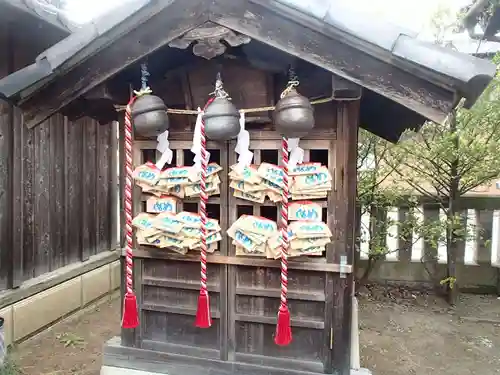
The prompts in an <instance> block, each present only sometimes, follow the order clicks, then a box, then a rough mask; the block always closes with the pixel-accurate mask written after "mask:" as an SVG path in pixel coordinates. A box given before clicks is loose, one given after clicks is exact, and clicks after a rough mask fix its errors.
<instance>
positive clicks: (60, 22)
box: [0, 0, 80, 35]
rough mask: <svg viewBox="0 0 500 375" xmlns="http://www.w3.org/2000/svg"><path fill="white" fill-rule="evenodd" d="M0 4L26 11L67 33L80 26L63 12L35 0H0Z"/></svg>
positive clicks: (76, 29)
mask: <svg viewBox="0 0 500 375" xmlns="http://www.w3.org/2000/svg"><path fill="white" fill-rule="evenodd" d="M0 5H7V6H10V7H12V8H15V9H17V10H19V11H21V12H24V13H27V14H30V15H32V16H33V17H35V18H36V19H39V20H41V21H43V22H45V23H46V24H48V25H50V26H52V27H55V28H57V29H58V30H60V31H63V32H64V33H65V34H66V35H69V34H71V33H73V32H75V31H78V29H79V28H80V27H79V25H77V24H76V23H74V22H72V21H71V20H70V19H69V18H68V17H67V16H66V14H65V13H64V12H62V11H57V10H56V9H51V7H50V6H47V5H44V4H43V3H41V2H40V1H37V0H0Z"/></svg>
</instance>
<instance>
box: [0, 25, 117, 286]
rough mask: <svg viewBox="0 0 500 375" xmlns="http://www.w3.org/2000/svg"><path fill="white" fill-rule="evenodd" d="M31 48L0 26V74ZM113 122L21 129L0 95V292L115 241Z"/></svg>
mask: <svg viewBox="0 0 500 375" xmlns="http://www.w3.org/2000/svg"><path fill="white" fill-rule="evenodd" d="M46 47H47V46H44V45H40V46H38V45H37V46H33V43H30V42H29V41H27V40H21V39H19V37H18V36H15V35H11V34H10V33H9V30H8V28H7V26H6V25H4V24H2V25H0V56H1V57H0V77H3V76H6V75H7V74H9V73H12V72H14V71H15V70H17V69H19V68H22V67H23V66H26V65H27V64H29V63H31V62H32V61H33V60H34V59H35V57H36V55H37V54H38V53H40V52H41V51H43V49H45V48H46ZM116 144H117V137H116V125H114V124H107V125H99V124H98V123H97V122H96V121H94V120H90V119H88V118H83V119H81V120H78V121H73V122H72V121H69V120H68V119H67V118H66V117H64V116H63V115H60V114H57V115H54V116H52V117H50V118H49V119H47V120H46V121H45V122H44V123H43V124H41V125H40V126H39V127H37V128H35V129H27V128H26V126H24V124H23V118H22V115H21V112H20V110H19V109H17V108H14V107H13V106H11V105H9V104H8V103H6V102H3V101H1V100H0V292H1V291H4V290H7V289H10V288H16V287H19V286H20V285H21V284H22V283H23V282H25V281H28V280H30V279H32V278H35V277H38V276H41V275H44V274H45V273H47V272H51V271H54V270H57V269H59V268H61V267H63V266H66V265H69V264H72V263H75V262H80V261H85V260H87V259H88V258H89V257H91V256H92V255H95V254H98V253H101V252H104V251H109V250H111V249H115V248H116V246H117V235H116V231H117V228H116V225H117V224H116V223H115V221H116V220H117V218H116V216H117V212H116V209H117V192H116V190H117V189H118V187H117V176H116V171H117V166H116V163H117V154H116V151H117V145H116Z"/></svg>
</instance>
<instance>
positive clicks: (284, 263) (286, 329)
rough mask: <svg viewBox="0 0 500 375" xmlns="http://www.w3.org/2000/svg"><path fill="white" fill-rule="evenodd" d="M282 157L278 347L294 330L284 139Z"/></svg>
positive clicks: (288, 342)
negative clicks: (292, 324) (291, 317)
mask: <svg viewBox="0 0 500 375" xmlns="http://www.w3.org/2000/svg"><path fill="white" fill-rule="evenodd" d="M281 157H282V162H283V183H284V188H283V196H282V201H281V213H280V227H281V303H280V309H279V311H278V322H277V324H276V335H275V336H274V342H275V343H276V344H277V345H283V346H284V345H288V344H290V342H291V341H292V328H291V325H290V311H289V310H288V300H287V291H288V245H289V241H288V193H289V186H288V141H287V139H286V138H285V137H283V142H282V148H281Z"/></svg>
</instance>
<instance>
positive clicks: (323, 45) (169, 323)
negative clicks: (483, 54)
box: [0, 0, 496, 375]
mask: <svg viewBox="0 0 500 375" xmlns="http://www.w3.org/2000/svg"><path fill="white" fill-rule="evenodd" d="M340 3H345V2H340V1H335V0H330V1H324V0H323V1H320V0H312V1H300V0H273V1H269V0H210V1H208V0H151V1H147V0H135V1H134V0H133V1H130V2H126V3H125V5H123V6H121V7H120V8H118V9H116V10H114V11H113V12H111V13H109V14H106V15H104V16H103V17H101V18H99V19H96V20H95V21H93V22H92V23H89V24H88V25H86V26H84V27H82V28H81V29H80V30H79V31H77V32H74V33H73V34H72V35H70V36H68V37H67V38H66V39H64V40H62V41H61V42H59V43H57V44H55V45H54V46H52V47H51V48H49V49H47V50H46V51H45V52H43V53H42V54H41V55H39V56H38V57H37V59H36V61H35V62H34V63H33V64H32V65H30V66H27V67H26V68H24V69H21V70H19V71H17V72H15V73H13V74H11V75H9V76H7V77H5V78H3V79H1V80H0V95H1V96H2V97H3V98H5V99H6V100H8V101H10V102H13V103H14V104H16V105H18V106H19V107H20V108H21V109H22V112H23V115H24V123H25V125H26V126H27V127H29V128H31V127H35V126H37V125H38V124H40V123H41V122H42V121H44V120H45V119H46V118H48V117H49V116H51V115H53V114H54V113H57V112H61V113H63V114H65V115H67V116H68V117H69V118H70V119H77V118H80V117H83V116H89V117H91V118H94V119H96V120H98V121H99V122H101V123H102V124H107V123H109V121H111V120H117V121H119V122H120V124H121V125H120V129H121V131H122V132H123V111H120V107H123V105H124V104H126V103H127V102H128V100H129V97H130V93H131V88H136V89H138V88H139V87H140V78H141V75H140V72H141V69H140V64H141V63H143V62H146V61H147V65H148V68H149V73H150V77H149V86H150V87H151V88H152V90H153V92H154V94H155V95H158V96H160V97H161V98H162V99H163V100H164V101H165V103H166V105H167V106H168V107H169V108H173V109H196V108H197V107H203V105H204V104H205V103H206V101H207V98H208V96H209V94H210V93H211V92H212V91H213V87H214V81H215V77H216V75H217V73H221V75H222V78H223V81H224V88H225V89H226V91H227V92H228V93H229V94H230V95H231V97H232V100H233V102H234V104H235V105H236V106H237V108H259V107H267V106H272V105H274V104H275V103H276V101H277V100H278V99H279V94H280V92H281V91H282V90H283V88H284V87H285V85H286V83H287V71H288V70H289V67H290V66H293V68H294V71H295V73H296V74H297V76H298V77H299V80H300V86H299V87H298V90H299V91H300V93H301V94H302V95H304V96H306V97H308V98H309V99H311V100H315V99H329V100H325V101H324V102H323V104H318V105H316V106H315V107H314V110H315V121H316V127H315V130H314V131H312V132H311V133H310V134H309V135H308V136H307V137H306V138H304V139H303V140H301V147H302V148H303V149H304V150H305V161H314V162H321V163H322V164H323V165H326V166H328V169H329V171H330V172H331V174H332V175H333V188H332V191H331V192H330V193H329V194H328V197H327V199H324V200H322V201H318V202H320V204H321V205H322V207H323V215H322V216H323V219H324V220H325V221H326V222H327V224H328V226H329V228H330V230H331V232H332V233H333V239H332V243H331V244H329V245H328V246H327V248H326V251H324V252H323V253H322V254H321V256H302V257H298V258H291V259H290V261H289V266H288V268H289V299H290V310H291V315H292V328H293V341H292V343H291V344H290V345H288V346H285V347H280V346H277V345H275V344H274V342H273V338H272V337H273V332H274V329H275V323H276V311H277V308H278V305H279V286H280V284H279V283H280V280H279V276H280V271H279V260H273V259H266V258H265V257H263V258H260V257H250V256H238V255H237V254H236V250H235V246H234V245H233V244H232V242H231V240H230V239H228V238H227V236H226V235H225V231H226V230H227V229H228V227H229V226H230V225H231V224H232V223H234V222H235V221H236V219H237V218H238V217H239V216H241V215H243V214H250V215H252V214H253V215H258V216H263V217H267V218H269V219H272V220H276V219H277V208H276V204H275V203H268V202H266V203H263V204H259V203H252V202H248V201H244V200H241V199H239V198H235V197H234V196H233V195H232V194H231V191H230V189H229V186H228V185H229V181H228V177H227V175H228V172H229V167H230V166H231V165H232V164H234V163H235V162H236V155H235V153H234V147H235V141H229V142H223V143H217V142H209V143H208V148H209V151H210V153H211V161H215V162H217V163H218V164H219V165H220V166H221V167H222V172H221V173H220V176H221V177H220V179H221V183H220V194H218V195H217V196H213V197H211V198H210V201H209V204H208V211H209V214H210V217H215V218H217V219H218V220H219V222H220V226H221V228H222V241H221V242H220V243H219V247H218V250H217V251H215V252H214V253H213V254H210V255H209V257H208V274H209V279H208V280H209V281H208V282H209V291H210V293H211V305H212V306H211V311H212V317H213V321H214V322H213V325H212V327H211V328H208V329H199V328H196V327H194V314H195V311H196V300H197V296H198V289H199V273H200V271H199V270H200V268H199V253H196V252H189V253H187V254H186V255H180V254H177V253H173V252H170V251H168V250H166V249H156V248H151V247H148V246H138V247H137V248H136V249H135V251H134V256H135V262H134V270H135V290H136V292H137V294H138V300H139V309H140V321H141V324H140V326H139V327H138V328H137V329H134V330H123V332H122V335H121V340H118V339H114V340H112V341H110V342H109V343H108V345H107V346H106V347H105V353H104V364H105V365H110V366H117V367H125V368H134V369H139V370H148V371H156V372H159V373H168V374H170V375H188V374H214V375H215V374H227V375H229V374H242V375H243V374H244V375H251V374H252V375H253V374H262V375H264V374H318V373H329V374H339V375H347V374H349V369H350V334H351V307H352V295H353V267H352V262H353V251H354V241H355V200H356V149H357V131H358V126H361V127H363V128H365V129H368V130H370V131H371V132H373V133H375V134H377V135H379V136H380V137H383V138H385V139H388V140H390V141H393V142H396V141H397V140H398V139H399V136H400V135H401V133H402V132H403V131H404V130H405V129H407V128H419V127H420V126H421V125H422V124H423V123H424V122H425V121H426V120H428V119H430V120H433V121H436V122H441V121H443V120H444V119H445V117H446V116H447V114H448V113H449V112H450V111H451V110H452V109H453V108H454V107H455V106H456V105H457V104H458V102H459V101H460V100H461V99H462V98H465V103H466V106H471V105H473V104H474V102H475V101H476V99H477V98H478V97H479V95H480V94H481V93H482V91H483V90H484V88H485V87H486V86H487V85H488V84H489V82H490V81H491V79H492V77H493V76H494V74H495V68H496V67H495V66H494V65H493V64H491V63H490V62H487V61H483V60H479V59H477V58H474V57H471V56H468V55H463V54H460V53H457V52H455V51H453V50H449V49H445V48H442V47H440V46H437V45H434V44H432V43H427V42H423V41H420V40H418V39H416V36H415V35H414V34H413V33H412V32H409V31H408V30H404V29H401V28H400V27H396V26H393V25H390V24H388V23H387V22H379V21H378V20H376V19H373V18H370V17H367V16H365V15H363V14H359V13H358V12H353V11H352V10H350V9H349V8H348V7H345V6H343V5H341V4H340ZM117 108H118V110H117ZM271 115H272V113H271V112H261V113H252V114H248V115H247V117H246V127H247V129H248V130H249V131H250V149H251V150H253V151H254V163H255V164H259V163H263V162H268V163H274V164H278V163H279V162H280V161H279V156H278V151H277V150H278V149H280V144H281V143H280V142H281V141H280V136H279V135H278V134H277V133H276V132H275V131H274V128H273V124H272V120H271V119H272V116H271ZM169 118H170V130H169V131H170V135H169V140H170V147H171V148H172V150H173V151H174V158H173V161H172V164H173V165H179V166H180V165H191V164H192V163H193V156H192V154H191V152H190V147H191V144H192V138H193V134H192V131H193V128H194V123H195V118H194V116H184V115H176V114H171V115H169ZM103 126H105V125H103ZM61 131H63V129H62V128H61ZM122 136H123V133H122ZM155 149H156V140H155V139H139V138H136V139H135V141H134V163H135V165H136V166H137V165H139V164H142V163H144V162H145V161H148V160H152V161H154V160H155V157H156V152H155ZM145 199H146V197H145V194H141V191H140V189H136V191H135V194H134V210H135V213H137V212H139V211H141V210H143V209H144V200H145ZM182 209H183V210H185V211H192V212H197V200H196V199H185V200H184V201H183V202H182ZM122 216H123V215H122ZM122 220H123V217H122ZM122 226H123V225H122ZM116 318H117V319H120V317H119V316H117V317H116Z"/></svg>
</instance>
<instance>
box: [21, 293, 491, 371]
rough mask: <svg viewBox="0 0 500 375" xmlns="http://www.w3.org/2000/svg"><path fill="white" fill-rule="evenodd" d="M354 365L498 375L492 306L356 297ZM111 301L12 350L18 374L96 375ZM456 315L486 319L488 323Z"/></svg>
mask: <svg viewBox="0 0 500 375" xmlns="http://www.w3.org/2000/svg"><path fill="white" fill-rule="evenodd" d="M359 302H360V303H359V305H360V329H361V331H360V345H361V362H362V365H363V366H365V367H368V368H369V369H371V370H372V371H373V373H374V375H413V374H414V375H427V374H429V375H430V374H432V375H435V374H440V375H452V374H453V375H469V374H474V375H476V374H477V375H483V374H485V375H486V374H488V375H492V374H497V373H500V324H495V322H494V320H497V321H498V322H500V300H498V299H497V298H496V297H482V296H471V295H464V296H462V297H461V301H460V304H459V307H457V308H456V309H454V310H451V309H449V308H448V307H447V306H446V304H445V303H444V302H443V301H442V300H440V299H439V298H436V297H434V296H429V295H427V294H425V293H411V292H407V291H401V290H398V289H394V288H392V289H390V290H388V289H382V288H370V289H367V290H365V291H364V292H363V293H361V295H360V299H359ZM119 309H120V301H119V300H118V299H116V298H115V299H114V300H112V301H111V302H106V303H104V304H102V305H100V306H98V307H95V308H93V309H91V310H90V311H88V312H87V313H85V314H82V315H81V316H79V317H76V318H74V319H72V320H69V321H65V322H62V323H60V324H58V325H56V326H55V327H54V328H52V329H51V330H49V331H47V332H45V333H43V334H41V335H39V336H37V337H35V338H33V339H32V340H30V341H28V342H25V343H23V344H21V345H19V346H18V347H17V348H15V353H14V356H13V358H14V360H15V362H16V363H17V365H18V366H19V368H20V369H21V373H22V374H26V375H98V374H99V369H100V361H101V350H102V345H103V343H104V342H105V341H106V340H107V339H109V338H111V337H112V336H115V335H117V334H118V332H119ZM460 317H475V318H482V319H492V320H493V322H492V323H477V322H470V321H463V320H462V319H460Z"/></svg>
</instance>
